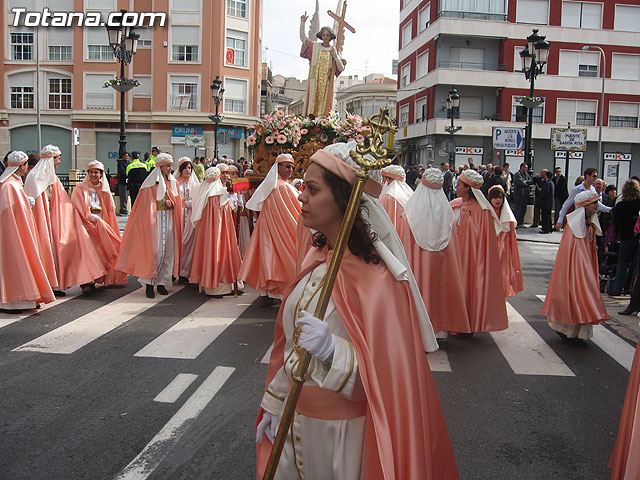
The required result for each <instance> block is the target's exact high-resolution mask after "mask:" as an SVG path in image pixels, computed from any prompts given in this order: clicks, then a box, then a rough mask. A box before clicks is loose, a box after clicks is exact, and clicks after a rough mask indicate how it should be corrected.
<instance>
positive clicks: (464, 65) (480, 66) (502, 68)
mask: <svg viewBox="0 0 640 480" xmlns="http://www.w3.org/2000/svg"><path fill="white" fill-rule="evenodd" d="M436 68H451V69H453V70H490V71H492V72H506V71H507V66H506V65H504V64H502V63H475V62H444V61H441V62H436Z"/></svg>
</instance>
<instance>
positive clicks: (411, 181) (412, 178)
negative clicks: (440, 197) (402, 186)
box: [406, 165, 418, 190]
mask: <svg viewBox="0 0 640 480" xmlns="http://www.w3.org/2000/svg"><path fill="white" fill-rule="evenodd" d="M416 178H418V171H417V170H416V169H415V168H414V167H413V166H412V165H409V166H408V167H407V179H406V182H407V185H409V186H410V187H411V188H412V189H413V190H415V189H416Z"/></svg>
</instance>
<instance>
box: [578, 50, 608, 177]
mask: <svg viewBox="0 0 640 480" xmlns="http://www.w3.org/2000/svg"><path fill="white" fill-rule="evenodd" d="M592 48H597V49H598V50H600V54H601V55H602V94H601V95H600V122H599V126H598V163H597V165H598V170H599V171H600V175H604V158H602V124H603V123H604V79H605V77H606V73H607V59H606V57H605V55H604V50H603V49H602V48H600V47H598V46H597V45H585V46H584V47H582V50H591V49H592Z"/></svg>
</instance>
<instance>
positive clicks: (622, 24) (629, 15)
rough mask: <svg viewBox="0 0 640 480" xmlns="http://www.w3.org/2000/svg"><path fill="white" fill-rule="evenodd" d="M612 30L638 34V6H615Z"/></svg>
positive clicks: (639, 9)
mask: <svg viewBox="0 0 640 480" xmlns="http://www.w3.org/2000/svg"><path fill="white" fill-rule="evenodd" d="M613 29H614V30H622V31H625V32H640V6H637V5H616V13H615V20H614V21H613Z"/></svg>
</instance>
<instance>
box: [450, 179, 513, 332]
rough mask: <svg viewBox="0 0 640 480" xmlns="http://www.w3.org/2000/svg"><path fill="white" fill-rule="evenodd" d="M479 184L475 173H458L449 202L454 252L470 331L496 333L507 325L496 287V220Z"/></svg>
mask: <svg viewBox="0 0 640 480" xmlns="http://www.w3.org/2000/svg"><path fill="white" fill-rule="evenodd" d="M482 183H483V180H482V176H481V175H480V174H479V173H478V172H476V171H474V170H465V171H464V172H462V175H460V177H458V184H457V185H456V193H457V194H458V198H456V199H455V200H452V201H451V207H452V208H453V212H454V214H455V222H456V224H457V226H458V253H459V255H460V260H461V265H462V281H463V285H464V292H465V304H466V306H467V313H468V315H469V323H470V325H471V332H496V331H499V330H505V329H506V328H507V327H508V326H509V321H508V318H507V307H506V303H505V301H504V292H503V290H502V288H500V287H502V268H501V266H500V255H499V253H498V240H497V238H496V229H497V228H498V227H499V224H500V221H499V220H498V217H497V216H496V213H495V211H494V210H493V207H492V206H491V205H490V204H489V202H488V201H487V199H486V197H485V196H484V194H483V193H482V192H481V191H480V187H482ZM497 288H498V290H497Z"/></svg>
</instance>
